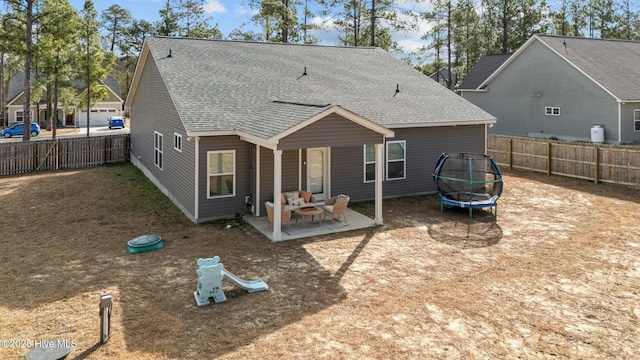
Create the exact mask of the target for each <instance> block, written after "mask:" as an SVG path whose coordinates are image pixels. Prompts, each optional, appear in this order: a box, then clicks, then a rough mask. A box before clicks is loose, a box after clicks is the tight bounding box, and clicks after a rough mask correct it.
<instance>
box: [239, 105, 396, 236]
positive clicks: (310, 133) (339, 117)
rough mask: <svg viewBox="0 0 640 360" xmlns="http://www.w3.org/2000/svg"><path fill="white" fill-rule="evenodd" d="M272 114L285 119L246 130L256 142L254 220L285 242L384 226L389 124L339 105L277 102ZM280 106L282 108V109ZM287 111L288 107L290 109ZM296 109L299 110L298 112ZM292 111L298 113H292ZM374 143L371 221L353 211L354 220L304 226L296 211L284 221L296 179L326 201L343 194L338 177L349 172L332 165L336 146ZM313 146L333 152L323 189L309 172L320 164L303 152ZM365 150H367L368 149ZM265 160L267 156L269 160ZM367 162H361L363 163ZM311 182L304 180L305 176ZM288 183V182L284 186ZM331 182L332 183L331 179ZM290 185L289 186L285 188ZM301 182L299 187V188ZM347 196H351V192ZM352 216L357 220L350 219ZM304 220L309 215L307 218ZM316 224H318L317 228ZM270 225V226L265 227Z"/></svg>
mask: <svg viewBox="0 0 640 360" xmlns="http://www.w3.org/2000/svg"><path fill="white" fill-rule="evenodd" d="M271 107H273V108H272V109H271V110H272V111H271V112H270V113H276V114H283V115H282V118H281V119H280V120H281V121H280V122H277V121H274V118H271V121H270V122H269V121H265V122H263V123H264V124H265V128H264V129H262V131H263V133H260V134H259V136H256V134H252V133H251V132H254V131H255V129H245V131H246V132H242V134H241V137H240V139H241V140H243V141H246V142H249V143H251V144H253V145H254V146H255V149H254V150H253V152H254V153H253V156H251V158H252V163H251V164H250V169H251V170H252V174H251V176H250V178H251V181H252V186H251V194H252V199H253V200H254V202H253V203H252V205H253V207H252V213H253V214H254V215H255V216H256V217H257V218H254V219H252V220H255V221H254V222H252V221H249V222H250V223H252V224H253V225H254V226H255V227H256V228H257V229H259V230H260V231H261V232H263V233H265V235H267V237H268V238H269V239H270V240H271V241H283V240H288V239H296V238H302V237H309V236H314V235H319V234H327V233H333V232H340V231H347V230H352V229H359V228H364V227H369V226H374V225H382V224H383V219H382V178H383V146H384V143H385V139H386V138H388V137H393V136H394V132H393V131H392V130H389V129H387V128H386V127H384V126H381V125H378V124H376V123H374V122H372V121H370V120H368V119H366V118H363V117H362V116H360V115H357V114H355V113H352V112H350V111H348V110H346V109H344V108H342V107H340V106H338V105H331V104H326V105H309V104H300V103H286V102H281V101H279V102H274V103H273V104H271ZM276 110H278V111H276ZM285 110H286V111H285ZM294 110H295V111H294ZM291 114H295V116H292V115H291ZM367 144H371V145H373V147H374V154H375V170H374V171H375V179H374V181H373V185H374V187H373V189H374V191H373V195H374V201H375V216H374V219H370V218H368V217H366V216H363V215H361V214H358V213H356V212H355V211H352V210H349V213H347V219H349V220H348V222H345V223H340V222H335V221H334V222H333V223H332V222H331V221H330V217H327V221H323V222H321V223H319V224H302V221H300V220H304V219H298V224H296V222H295V221H296V219H297V217H298V216H299V215H295V214H294V215H293V216H292V218H291V222H290V223H289V224H282V223H281V212H282V209H283V206H284V205H285V204H284V203H283V202H282V200H281V196H280V194H282V192H283V190H284V191H288V190H291V189H289V186H290V185H291V182H292V180H293V182H294V183H296V182H297V184H298V185H297V189H298V190H300V189H308V190H309V191H310V192H312V193H313V195H314V196H315V197H316V199H318V200H320V201H321V202H320V203H315V204H314V205H316V206H318V205H322V201H323V200H324V199H328V198H330V197H331V196H334V195H337V194H340V189H336V188H332V186H331V181H332V177H333V176H338V175H340V176H345V175H344V174H333V173H331V170H330V169H331V166H330V164H329V160H327V159H328V158H329V156H330V155H328V154H329V153H330V152H331V148H337V147H343V146H358V147H360V146H363V147H364V146H365V145H367ZM309 149H325V150H326V151H325V153H326V154H327V155H323V157H322V159H323V160H322V161H321V165H320V164H316V165H320V166H319V167H320V171H319V174H318V176H317V177H318V178H321V179H324V180H323V183H322V186H319V188H320V190H319V191H314V189H313V186H310V185H312V184H311V183H310V182H309V180H310V179H311V178H315V177H314V175H312V174H310V173H309V172H307V171H306V170H307V169H308V168H316V167H315V166H312V165H310V164H309V163H310V162H311V160H310V158H308V157H304V158H303V156H302V152H303V151H304V152H305V153H306V152H307V151H309ZM362 149H364V148H362ZM285 151H289V152H291V151H293V152H294V154H295V153H297V154H298V159H297V161H296V160H294V162H293V163H292V162H291V159H289V162H286V161H284V160H283V159H284V152H285ZM263 159H264V160H265V161H264V162H263ZM360 161H361V160H358V163H360ZM362 176H363V174H362V172H361V170H356V172H354V173H350V175H349V178H353V181H356V182H358V181H359V182H362V181H363V180H361V179H362ZM303 179H304V180H307V181H304V180H303ZM285 181H286V182H287V184H288V185H283V184H284V183H285ZM325 182H326V183H325ZM285 186H286V187H285ZM295 187H296V186H294V187H293V188H294V189H295ZM346 195H349V194H348V193H347V194H346ZM265 201H272V204H273V209H274V215H273V227H272V228H271V229H269V227H268V220H267V218H266V217H261V215H262V214H265V213H266V210H265V209H264V206H263V204H264V202H265ZM349 215H351V218H349ZM301 218H303V217H301ZM314 226H315V227H316V228H315V229H314ZM263 229H264V230H263Z"/></svg>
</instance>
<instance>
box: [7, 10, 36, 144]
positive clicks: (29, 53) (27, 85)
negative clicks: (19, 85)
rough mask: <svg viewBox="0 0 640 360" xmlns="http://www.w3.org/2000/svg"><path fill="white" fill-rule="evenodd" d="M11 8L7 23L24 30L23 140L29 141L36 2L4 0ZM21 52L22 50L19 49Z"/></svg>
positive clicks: (15, 29) (15, 28) (16, 29)
mask: <svg viewBox="0 0 640 360" xmlns="http://www.w3.org/2000/svg"><path fill="white" fill-rule="evenodd" d="M5 2H6V3H7V4H9V6H10V7H11V10H12V12H11V14H10V15H9V19H10V20H7V21H6V22H5V23H7V22H12V23H14V26H13V30H14V31H19V30H18V29H19V28H20V27H22V28H23V29H24V33H23V37H22V39H23V41H24V43H23V44H24V48H23V49H24V83H23V85H24V89H25V90H24V107H23V124H24V130H25V131H24V134H23V135H22V139H23V140H25V141H26V140H30V139H31V131H29V130H30V129H31V121H32V119H31V85H32V83H31V76H32V74H31V69H32V62H33V26H34V23H35V21H34V15H35V14H34V4H36V2H37V0H5ZM21 50H22V49H21Z"/></svg>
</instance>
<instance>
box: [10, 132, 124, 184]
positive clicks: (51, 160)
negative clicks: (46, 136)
mask: <svg viewBox="0 0 640 360" xmlns="http://www.w3.org/2000/svg"><path fill="white" fill-rule="evenodd" d="M129 145H130V135H129V134H119V135H109V136H96V137H84V138H81V137H73V138H67V137H64V138H58V139H56V140H32V141H24V142H11V143H4V144H0V175H11V174H22V173H28V172H33V171H45V170H59V169H77V168H83V167H89V166H97V165H104V164H109V163H117V162H125V161H129Z"/></svg>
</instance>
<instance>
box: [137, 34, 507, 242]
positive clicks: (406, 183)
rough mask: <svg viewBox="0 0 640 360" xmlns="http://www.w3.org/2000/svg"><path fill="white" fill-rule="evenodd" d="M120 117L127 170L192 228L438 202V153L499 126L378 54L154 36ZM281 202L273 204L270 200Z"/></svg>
mask: <svg viewBox="0 0 640 360" xmlns="http://www.w3.org/2000/svg"><path fill="white" fill-rule="evenodd" d="M125 108H126V109H127V110H129V111H130V117H131V161H132V162H133V164H135V165H136V166H137V167H139V168H140V169H142V171H143V172H144V173H145V174H146V176H147V177H149V178H150V179H151V180H152V181H153V182H154V183H155V184H156V185H157V186H158V187H159V188H160V189H161V190H162V191H163V192H164V193H165V194H167V195H168V197H169V198H170V199H171V200H172V201H173V202H174V203H176V204H177V206H178V207H179V208H180V209H181V210H182V211H183V212H184V213H185V214H186V216H188V217H189V218H190V219H191V220H192V221H193V222H196V223H200V222H204V221H208V220H212V219H216V218H221V217H228V216H233V215H234V214H235V213H246V212H251V213H253V214H254V215H256V216H260V215H266V211H265V208H264V202H265V201H273V202H274V203H275V215H274V226H273V229H274V230H273V231H274V236H273V238H274V240H280V239H281V232H280V225H281V224H280V205H281V199H280V196H279V194H280V193H281V192H284V191H291V190H298V189H303V190H304V189H307V190H309V191H312V192H313V193H314V195H315V197H316V198H318V199H326V198H329V197H331V196H334V195H337V194H341V193H343V194H347V195H349V196H350V197H351V199H352V200H365V199H374V200H375V219H374V221H375V222H376V223H377V224H382V197H383V196H385V197H390V196H402V195H409V194H424V193H430V192H433V191H435V188H434V185H433V178H432V176H431V172H432V171H433V167H434V165H435V162H436V160H437V159H438V156H439V155H440V154H441V153H443V152H459V151H469V152H484V151H485V141H486V127H487V124H489V123H493V122H494V121H495V118H494V117H493V116H491V115H489V114H487V113H486V112H484V111H482V110H481V109H479V108H478V107H476V106H475V105H473V104H471V103H470V102H468V101H466V100H464V99H463V98H461V97H460V96H458V95H456V94H455V93H453V92H451V91H449V90H447V89H446V88H444V87H442V86H440V85H438V84H437V83H435V82H433V81H431V80H429V79H428V78H427V76H425V75H423V74H422V73H420V72H419V71H417V70H415V69H413V68H412V67H411V66H408V65H406V64H405V63H403V62H402V61H400V60H398V59H396V58H395V57H393V56H392V55H391V54H389V53H387V52H385V51H383V50H381V49H377V48H361V47H328V46H312V45H295V44H280V43H255V42H236V41H222V40H198V39H188V38H166V37H150V38H147V39H146V40H145V42H144V44H143V48H142V52H141V54H140V58H139V62H138V65H137V67H136V72H135V75H134V78H133V82H132V86H131V89H130V92H129V95H128V97H127V100H126V103H125ZM274 194H277V196H274Z"/></svg>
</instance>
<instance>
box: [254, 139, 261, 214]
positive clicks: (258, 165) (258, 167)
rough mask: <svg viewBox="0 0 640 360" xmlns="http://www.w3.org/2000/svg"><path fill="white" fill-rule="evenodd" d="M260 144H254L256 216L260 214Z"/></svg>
mask: <svg viewBox="0 0 640 360" xmlns="http://www.w3.org/2000/svg"><path fill="white" fill-rule="evenodd" d="M261 202H262V201H260V145H256V200H255V201H254V203H255V205H254V206H255V208H254V209H253V210H254V212H255V215H256V216H260V203H261Z"/></svg>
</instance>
